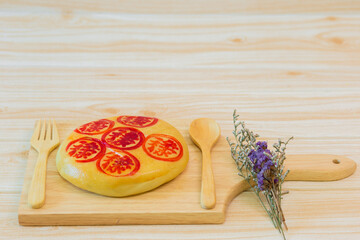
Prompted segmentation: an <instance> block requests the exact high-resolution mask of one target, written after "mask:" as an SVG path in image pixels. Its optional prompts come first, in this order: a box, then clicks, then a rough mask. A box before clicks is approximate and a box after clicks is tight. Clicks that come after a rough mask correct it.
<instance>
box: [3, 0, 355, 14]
mask: <svg viewBox="0 0 360 240" xmlns="http://www.w3.org/2000/svg"><path fill="white" fill-rule="evenodd" d="M2 5H3V7H4V8H5V9H7V10H16V11H19V10H22V9H34V10H38V11H43V10H44V9H45V10H47V11H51V10H53V11H54V10H58V11H59V10H60V11H62V12H63V15H64V17H65V18H69V17H71V16H72V14H73V10H75V11H89V12H98V11H106V12H114V13H115V12H126V13H135V14H139V13H140V14H179V13H187V14H190V13H192V14H219V13H230V14H231V13H240V14H279V13H280V14H284V13H285V14H289V13H319V12H320V13H344V12H345V13H348V12H357V11H359V10H360V6H359V5H360V4H359V2H358V1H356V0H355V1H354V0H332V1H329V0H317V1H315V2H314V1H311V0H302V1H296V0H268V1H247V0H223V1H217V0H191V1H190V0H186V1H182V0H168V1H166V0H150V1H141V0H135V1H134V0H133V1H131V0H126V1H120V2H119V1H115V0H106V1H102V2H99V1H96V0H90V1H86V0H81V1H76V3H74V2H73V1H70V0H65V1H61V2H60V3H59V2H58V1H54V0H50V1H49V0H48V1H46V0H36V1H31V3H29V2H28V1H24V0H22V1H16V2H14V1H9V0H7V1H2Z"/></svg>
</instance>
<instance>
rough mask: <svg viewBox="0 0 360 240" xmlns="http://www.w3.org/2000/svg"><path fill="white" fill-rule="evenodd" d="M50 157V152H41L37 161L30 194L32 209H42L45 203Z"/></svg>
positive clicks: (29, 202) (29, 201) (29, 199)
mask: <svg viewBox="0 0 360 240" xmlns="http://www.w3.org/2000/svg"><path fill="white" fill-rule="evenodd" d="M48 155H49V153H48V152H40V153H39V156H38V159H37V161H36V166H35V169H34V175H33V178H32V181H31V185H30V189H29V193H28V204H29V205H30V206H31V207H32V208H41V207H42V206H43V205H44V203H45V181H46V164H47V158H48Z"/></svg>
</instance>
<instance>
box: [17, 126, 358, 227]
mask: <svg viewBox="0 0 360 240" xmlns="http://www.w3.org/2000/svg"><path fill="white" fill-rule="evenodd" d="M84 122H87V121H86V120H85V121H81V120H78V121H67V122H58V123H57V125H58V129H59V134H60V139H61V140H63V139H64V138H66V137H67V136H68V135H69V133H70V132H71V131H73V130H74V129H75V128H76V127H78V126H80V125H81V124H83V123H84ZM169 122H170V123H171V124H173V125H174V126H175V127H176V128H178V129H179V131H180V132H181V133H182V134H183V136H184V138H185V140H186V141H187V144H188V147H189V152H190V159H189V163H188V166H187V167H186V169H185V171H184V172H183V173H182V174H180V175H179V176H178V177H177V178H175V179H174V180H172V181H171V182H169V183H167V184H164V185H162V186H161V187H159V188H157V189H154V190H152V191H150V192H147V193H143V194H140V195H136V196H130V197H125V198H111V197H105V196H100V195H97V194H94V193H90V192H87V191H84V190H82V189H79V188H77V187H75V186H73V185H72V184H70V183H69V182H67V181H66V180H64V179H63V178H62V177H61V176H60V175H59V174H58V172H57V169H56V165H55V156H56V152H57V149H56V150H55V151H53V152H52V153H51V155H50V157H49V160H48V168H47V182H46V203H45V205H44V206H43V207H42V208H40V209H32V208H30V207H29V206H28V205H27V193H28V189H29V186H30V182H31V178H32V174H33V169H34V166H35V162H36V159H37V153H36V151H35V150H34V149H30V151H29V156H28V165H27V170H26V173H25V179H24V186H23V191H22V194H21V200H20V206H19V211H18V217H19V223H20V224H21V225H44V226H45V225H117V224H205V223H223V222H224V221H225V213H226V209H227V206H228V204H229V203H230V202H231V200H232V199H233V198H234V197H235V196H236V195H238V194H239V193H240V192H242V191H244V190H246V189H247V188H248V184H247V183H246V182H244V181H243V180H242V178H241V177H239V176H238V175H237V169H236V166H235V163H234V161H233V159H232V158H231V156H230V150H229V146H228V144H227V141H226V139H225V137H224V136H221V137H220V139H219V141H218V142H217V144H216V145H215V146H214V148H213V151H212V164H213V171H214V178H215V188H216V200H217V201H216V207H215V208H214V209H211V210H205V209H202V208H201V207H200V187H201V152H200V151H199V149H198V148H197V147H196V146H195V145H194V144H193V142H192V141H191V139H190V137H189V133H188V129H189V125H190V122H191V121H190V120H174V121H169ZM286 167H287V168H289V169H291V172H290V174H289V175H288V177H287V179H286V180H292V181H294V180H303V181H332V180H338V179H342V178H345V177H347V176H350V175H351V174H352V173H353V172H354V171H355V168H356V164H355V162H354V161H352V160H350V159H348V158H346V157H344V156H336V155H327V154H321V155H288V158H287V160H286ZM244 207H245V206H244Z"/></svg>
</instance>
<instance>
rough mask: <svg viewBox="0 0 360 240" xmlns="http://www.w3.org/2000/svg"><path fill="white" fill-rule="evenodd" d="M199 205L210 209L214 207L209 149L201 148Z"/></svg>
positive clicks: (213, 185) (214, 198)
mask: <svg viewBox="0 0 360 240" xmlns="http://www.w3.org/2000/svg"><path fill="white" fill-rule="evenodd" d="M200 203H201V207H202V208H204V209H211V208H214V207H215V204H216V196H215V183H214V174H213V170H212V166H211V155H210V149H202V181H201V196H200Z"/></svg>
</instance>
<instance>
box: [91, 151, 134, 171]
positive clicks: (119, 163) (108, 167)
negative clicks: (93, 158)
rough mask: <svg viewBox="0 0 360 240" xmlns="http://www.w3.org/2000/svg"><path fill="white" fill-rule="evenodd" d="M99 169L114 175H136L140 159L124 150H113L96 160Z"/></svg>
mask: <svg viewBox="0 0 360 240" xmlns="http://www.w3.org/2000/svg"><path fill="white" fill-rule="evenodd" d="M96 166H97V169H98V170H99V171H101V172H103V173H105V174H107V175H110V176H113V177H127V176H132V175H134V174H135V173H136V172H137V171H138V170H139V168H140V162H139V160H138V159H137V158H136V157H135V156H133V155H131V154H130V153H128V152H126V151H122V150H111V151H109V152H107V153H106V154H105V156H104V157H103V158H101V159H99V160H98V161H97V162H96Z"/></svg>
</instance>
